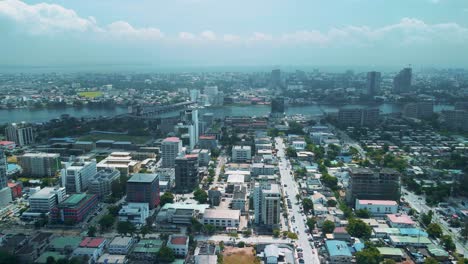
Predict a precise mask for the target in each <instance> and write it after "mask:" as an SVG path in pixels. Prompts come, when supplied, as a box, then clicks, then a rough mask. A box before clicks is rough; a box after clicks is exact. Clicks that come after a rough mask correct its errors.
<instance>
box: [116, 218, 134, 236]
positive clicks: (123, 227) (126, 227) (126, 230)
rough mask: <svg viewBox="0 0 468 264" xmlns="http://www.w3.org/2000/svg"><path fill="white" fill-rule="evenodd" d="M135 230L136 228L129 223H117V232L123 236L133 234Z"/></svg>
mask: <svg viewBox="0 0 468 264" xmlns="http://www.w3.org/2000/svg"><path fill="white" fill-rule="evenodd" d="M135 230H136V228H135V226H134V225H133V224H132V223H130V222H129V221H125V222H124V221H120V222H118V223H117V232H118V233H119V234H121V235H126V234H133V233H134V232H135Z"/></svg>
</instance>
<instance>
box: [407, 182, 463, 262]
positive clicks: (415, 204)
mask: <svg viewBox="0 0 468 264" xmlns="http://www.w3.org/2000/svg"><path fill="white" fill-rule="evenodd" d="M401 192H402V196H403V198H405V200H406V201H407V202H408V203H409V205H410V206H411V208H414V209H415V210H416V211H417V212H418V213H427V212H429V210H432V211H433V212H434V215H433V216H432V220H433V222H436V223H438V224H439V225H440V227H441V228H442V231H443V232H444V234H448V235H450V236H451V237H452V238H453V242H455V245H456V247H457V252H458V253H460V254H462V255H464V256H467V255H468V247H467V246H466V243H464V242H463V241H461V240H460V238H459V237H458V234H456V233H453V232H452V230H451V228H450V227H449V225H448V224H447V222H445V221H443V220H442V217H441V216H439V214H438V213H437V212H436V210H434V209H433V208H431V207H429V206H428V205H427V204H426V199H425V197H424V196H422V195H421V196H420V195H416V194H414V193H413V192H410V191H408V190H406V189H405V188H404V187H402V188H401Z"/></svg>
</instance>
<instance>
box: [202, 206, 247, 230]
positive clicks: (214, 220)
mask: <svg viewBox="0 0 468 264" xmlns="http://www.w3.org/2000/svg"><path fill="white" fill-rule="evenodd" d="M239 219H240V211H239V210H226V209H207V210H205V213H204V215H203V223H204V224H205V225H207V224H211V225H214V226H217V227H239Z"/></svg>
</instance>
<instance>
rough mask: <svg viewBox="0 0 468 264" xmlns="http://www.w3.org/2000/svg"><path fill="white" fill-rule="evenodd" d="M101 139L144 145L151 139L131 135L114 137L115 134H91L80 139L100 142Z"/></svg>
mask: <svg viewBox="0 0 468 264" xmlns="http://www.w3.org/2000/svg"><path fill="white" fill-rule="evenodd" d="M101 139H107V140H115V141H130V142H132V143H134V144H143V143H145V142H146V141H148V140H149V139H150V137H149V136H130V135H114V134H89V135H86V136H82V137H80V138H79V139H78V140H80V141H94V142H96V141H98V140H101Z"/></svg>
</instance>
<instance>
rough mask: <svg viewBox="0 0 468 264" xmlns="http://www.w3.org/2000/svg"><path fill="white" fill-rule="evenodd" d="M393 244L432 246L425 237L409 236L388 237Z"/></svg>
mask: <svg viewBox="0 0 468 264" xmlns="http://www.w3.org/2000/svg"><path fill="white" fill-rule="evenodd" d="M390 240H391V241H393V242H399V243H407V244H432V242H431V241H430V240H429V238H427V237H423V236H420V237H411V236H390Z"/></svg>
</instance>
